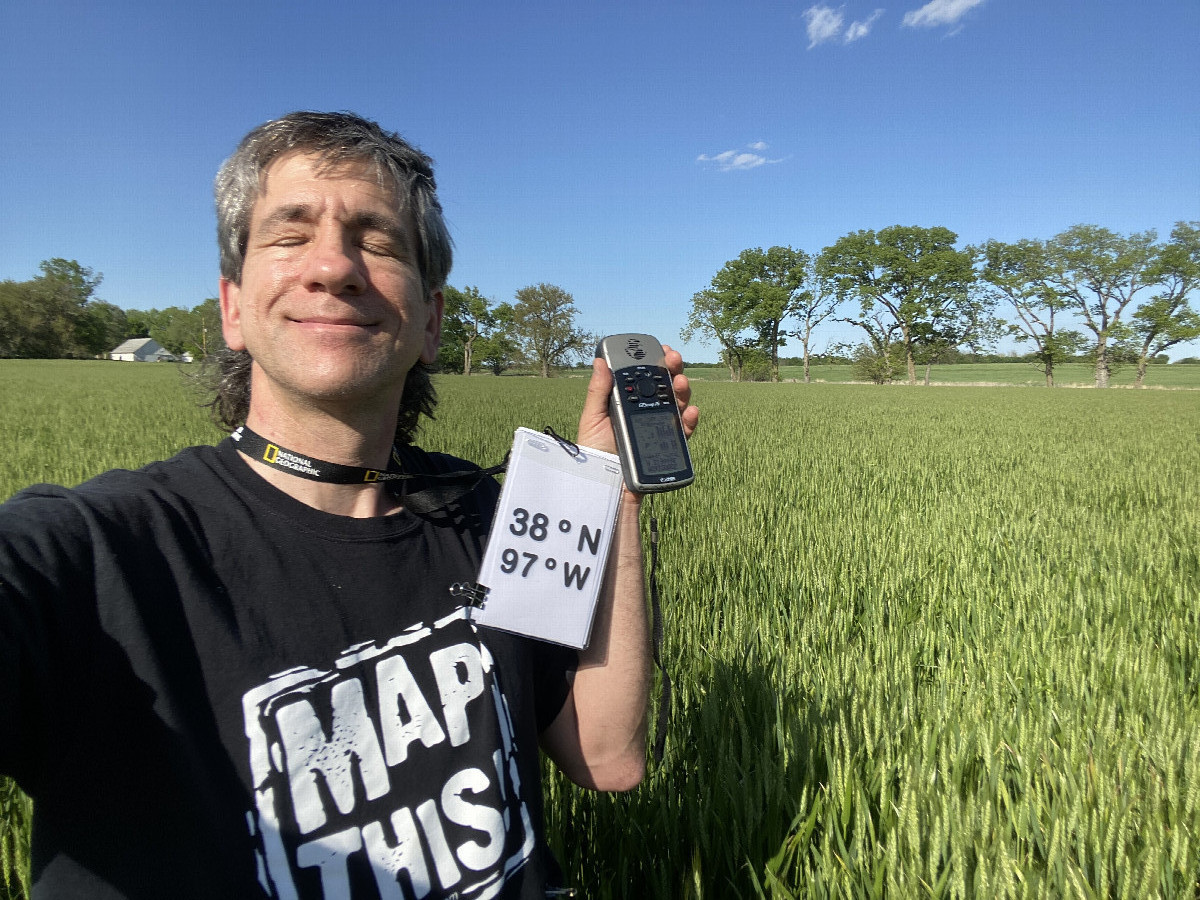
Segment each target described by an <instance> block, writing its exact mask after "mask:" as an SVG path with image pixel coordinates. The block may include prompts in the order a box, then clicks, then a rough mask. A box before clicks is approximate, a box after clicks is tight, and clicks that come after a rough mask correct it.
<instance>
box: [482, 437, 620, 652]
mask: <svg viewBox="0 0 1200 900" xmlns="http://www.w3.org/2000/svg"><path fill="white" fill-rule="evenodd" d="M621 483H622V481H621V463H620V460H618V458H617V457H616V456H614V455H613V454H611V453H604V452H603V451H600V450H591V449H589V448H587V447H580V448H579V453H578V455H572V454H571V453H570V452H568V450H567V449H565V448H564V447H563V446H562V445H561V444H559V443H558V441H556V440H555V439H554V438H552V437H549V436H547V435H544V434H539V433H538V432H536V431H533V430H531V429H528V428H518V429H517V433H516V436H515V438H514V440H513V448H512V455H511V456H510V457H509V461H508V474H507V475H506V476H505V478H504V489H503V491H502V492H501V494H500V506H499V508H498V510H497V512H496V519H495V521H494V522H493V523H492V533H491V537H490V538H489V539H488V546H487V551H486V553H485V554H484V557H483V565H482V566H481V567H480V570H479V584H480V585H481V586H484V587H486V588H487V589H488V591H487V596H486V597H485V598H484V600H483V602H482V606H481V607H480V608H479V609H478V610H476V611H475V613H474V615H473V618H474V620H475V621H476V622H478V623H479V624H481V625H487V626H488V627H490V628H500V629H503V630H505V631H513V632H517V633H518V634H524V635H528V636H530V637H535V638H540V639H541V640H545V641H552V642H554V643H556V644H565V645H567V646H569V647H575V648H576V649H581V648H583V647H586V646H587V642H588V635H589V634H590V632H591V629H592V616H593V614H594V613H595V610H596V601H597V599H598V597H599V593H600V582H601V581H602V580H603V577H604V564H605V561H606V560H607V559H608V551H609V547H610V546H611V544H612V531H613V524H614V522H615V521H616V516H617V505H618V504H619V502H620V499H621Z"/></svg>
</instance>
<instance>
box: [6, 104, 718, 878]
mask: <svg viewBox="0 0 1200 900" xmlns="http://www.w3.org/2000/svg"><path fill="white" fill-rule="evenodd" d="M217 208H218V220H219V222H218V231H219V235H218V237H219V242H220V248H221V276H222V277H221V282H220V301H221V313H222V322H223V328H224V334H225V340H226V343H227V345H228V347H229V348H230V351H231V353H230V355H229V357H228V359H227V360H226V364H225V369H224V379H223V383H222V387H221V392H220V396H219V398H218V400H217V408H218V410H219V411H220V414H221V416H222V417H223V418H224V420H225V421H226V423H227V424H229V425H231V426H232V425H237V424H240V423H242V422H244V425H245V427H244V429H242V430H239V431H237V432H235V437H237V438H238V440H234V439H233V438H231V439H228V440H226V441H224V442H223V443H222V444H221V445H219V446H218V447H215V448H211V447H202V448H191V449H189V450H186V451H183V452H182V453H180V454H179V455H178V456H176V457H174V458H173V459H170V460H167V461H164V462H161V463H156V464H153V465H151V466H148V467H147V468H145V469H143V470H141V471H139V472H134V473H130V472H121V471H115V472H109V473H106V474H105V475H102V476H100V477H99V478H97V479H94V480H93V481H92V482H89V483H88V484H86V485H83V486H81V487H80V488H78V489H75V490H72V491H68V490H64V489H62V488H54V487H47V486H42V487H39V488H34V489H30V490H29V491H25V492H23V493H22V494H20V495H18V496H17V497H15V498H14V499H13V500H11V501H9V502H8V503H7V504H5V505H4V506H3V507H0V705H2V707H3V709H4V710H5V714H4V715H3V716H0V771H3V772H5V773H8V774H11V775H13V776H14V777H15V778H16V779H17V781H18V783H19V784H21V785H22V786H23V787H24V788H25V789H26V790H27V791H28V792H29V793H30V794H31V795H32V796H33V797H34V801H35V808H34V809H35V812H34V816H35V823H34V846H33V867H34V878H35V884H36V886H35V896H44V897H75V896H79V897H85V896H86V897H89V898H109V897H191V896H195V897H206V898H216V897H246V896H269V897H306V898H307V897H350V896H353V897H376V896H377V897H384V898H390V897H405V898H408V897H431V896H439V897H440V896H454V897H461V898H471V897H495V896H503V897H539V898H540V897H542V896H543V895H544V892H545V890H546V888H547V886H548V885H550V884H552V882H553V881H554V878H555V866H554V862H553V860H552V859H551V858H550V856H549V854H548V852H547V851H546V848H545V845H544V841H543V840H542V800H541V792H540V782H539V762H538V753H537V745H538V744H539V743H540V745H541V746H542V748H543V749H544V750H545V752H546V753H547V754H548V755H549V756H550V757H551V758H552V759H553V760H554V761H555V763H556V764H557V765H558V766H559V767H560V768H561V769H562V770H563V771H564V772H565V773H566V774H567V775H568V776H569V777H570V778H572V779H573V780H574V781H576V782H578V783H579V784H581V785H584V786H587V787H590V788H594V789H597V790H626V789H629V788H631V787H633V786H635V785H636V784H637V783H638V782H639V781H640V779H641V777H642V774H643V765H644V763H643V759H644V744H645V710H646V694H647V686H648V678H649V674H648V664H647V643H648V641H647V634H646V631H647V628H646V617H645V609H644V600H643V594H642V569H641V554H640V542H639V537H638V528H637V515H638V498H637V497H636V496H634V495H631V494H626V495H625V497H624V498H623V503H622V507H621V511H620V513H619V517H618V522H617V530H616V532H615V537H614V549H613V552H612V556H611V557H610V566H609V569H608V571H607V572H606V582H605V584H606V586H605V590H604V592H603V593H602V598H601V607H600V609H599V611H598V613H597V617H596V626H595V630H594V633H593V638H592V641H591V644H590V645H589V648H588V649H587V650H586V651H584V652H582V653H580V654H578V655H576V654H574V653H570V652H567V651H564V650H562V649H561V648H555V647H552V646H550V645H546V644H541V643H538V642H536V641H532V640H528V639H524V638H521V637H517V636H514V635H508V634H505V633H502V632H497V631H489V630H487V629H483V628H477V627H476V626H475V625H474V624H473V623H472V622H471V620H470V618H469V616H468V611H467V609H466V608H464V606H463V605H462V602H461V601H459V600H457V599H455V598H454V597H453V596H452V595H451V593H450V591H449V588H450V585H451V584H453V583H455V582H464V581H472V580H473V579H474V576H475V574H476V572H477V567H478V563H479V558H480V555H481V552H482V547H483V543H484V541H485V540H486V534H487V529H488V527H489V524H490V521H491V514H492V511H493V509H494V506H495V502H496V499H497V494H498V489H497V486H496V484H495V482H493V481H491V480H490V479H481V480H480V481H479V482H478V483H477V484H475V486H474V487H473V488H470V489H469V490H467V491H466V493H465V494H462V496H452V495H446V494H441V495H439V494H438V493H437V492H436V491H434V493H433V494H432V496H434V497H438V496H442V497H443V498H445V497H447V496H449V497H450V499H448V500H445V502H440V501H439V502H434V503H430V502H428V497H429V496H430V492H429V490H428V489H427V488H428V486H429V485H435V486H436V485H437V484H438V482H437V481H436V480H435V479H434V478H432V477H430V476H436V475H438V474H445V473H446V472H448V471H457V470H462V469H463V468H464V467H465V466H466V465H467V464H465V463H462V462H461V461H458V460H453V459H451V458H447V457H441V456H438V455H431V454H425V453H424V452H423V451H421V450H419V449H418V448H416V447H412V446H410V442H411V440H412V436H413V432H414V431H415V427H416V424H417V420H418V417H419V415H420V414H421V413H429V412H430V411H431V410H432V407H433V394H432V388H431V386H430V382H429V378H428V375H427V373H426V371H425V369H424V364H428V363H432V362H433V361H434V359H435V358H436V352H437V346H438V339H439V335H440V328H441V316H442V293H441V289H442V287H443V286H444V284H445V282H446V277H447V274H448V272H449V268H450V261H451V252H450V243H449V238H448V236H447V233H446V229H445V226H444V224H443V222H442V216H441V209H440V206H439V204H438V201H437V197H436V194H435V185H434V181H433V173H432V170H431V168H430V160H429V159H428V158H427V157H425V156H424V155H422V154H421V153H419V151H417V150H415V149H414V148H412V147H410V146H409V145H407V144H406V143H404V142H403V141H402V140H401V139H400V138H399V137H397V136H396V135H393V134H389V133H387V132H384V131H382V130H381V129H380V128H379V127H378V126H377V125H375V124H374V123H371V122H367V121H364V120H362V119H359V118H357V117H355V116H351V115H346V114H321V113H297V114H293V115H290V116H286V117H284V118H282V119H279V120H276V121H273V122H269V123H267V124H265V125H263V126H261V127H259V128H258V129H255V130H254V131H253V132H251V133H250V134H249V135H248V136H247V137H246V138H245V139H244V140H243V142H242V144H241V145H240V147H239V148H238V150H237V152H236V153H235V154H234V156H232V157H231V158H230V159H229V160H228V161H227V162H226V164H225V165H224V166H223V167H222V170H221V173H220V174H219V175H218V178H217ZM669 364H670V365H671V367H672V369H673V371H674V372H675V373H676V378H675V389H676V392H677V393H678V395H679V396H680V398H681V405H682V406H683V407H684V409H683V418H684V423H685V427H686V429H687V430H688V431H689V432H690V431H691V430H692V429H694V427H695V425H696V422H697V417H698V413H697V411H696V409H695V408H694V407H689V406H687V405H686V402H687V398H688V397H689V395H690V391H689V389H688V385H687V381H686V379H685V378H684V377H683V376H682V375H681V374H678V373H679V372H680V370H681V367H682V361H681V359H680V358H679V355H678V354H677V353H671V354H669ZM610 384H611V376H610V374H609V373H608V371H607V369H606V367H605V366H604V364H603V363H602V362H601V361H599V360H598V361H597V362H596V364H595V368H594V371H593V376H592V379H591V382H590V383H589V386H588V393H587V398H586V400H585V402H584V409H583V413H582V415H581V418H580V425H579V433H578V441H579V443H581V444H583V445H585V446H591V447H596V448H601V449H609V450H611V449H612V448H613V439H612V432H611V427H610V424H609V422H608V419H607V414H606V397H607V392H608V389H609V387H610ZM515 424H521V423H514V425H515ZM256 441H258V442H259V445H263V444H265V443H269V444H271V445H273V446H274V447H275V448H277V449H276V450H274V451H271V452H268V453H267V454H266V455H265V457H266V458H267V459H272V460H274V464H269V463H268V462H266V461H264V456H263V454H261V453H254V454H253V456H252V455H251V454H250V453H249V452H245V451H246V450H247V448H248V446H249V445H251V444H253V443H255V442H256ZM394 444H395V445H399V447H398V451H397V452H395V453H394V451H393V445H394ZM394 456H397V457H399V458H401V459H402V460H403V464H404V469H405V471H407V472H408V473H409V474H415V475H417V476H424V477H417V478H416V479H415V480H413V481H411V482H406V481H385V480H382V479H380V480H365V481H364V479H363V477H362V476H363V473H364V472H367V471H368V470H370V471H374V472H380V471H384V470H388V469H389V468H391V469H395V468H396V466H395V465H394V463H393V457H394ZM329 463H332V464H335V465H334V466H333V467H331V466H329V465H328V464H329ZM338 467H344V468H338ZM314 472H318V473H322V472H323V473H324V474H318V475H317V476H315V477H314V475H313V473H314ZM330 472H352V473H356V474H357V481H356V482H354V483H346V479H337V478H334V479H333V480H330V478H329V477H328V476H329V473H330ZM371 477H373V476H371ZM396 485H400V486H401V487H399V488H397V487H396ZM423 487H424V488H426V490H424V492H423V490H422V489H423ZM463 490H466V488H463ZM458 493H462V490H460V491H459V492H458ZM422 497H424V498H425V499H424V500H422Z"/></svg>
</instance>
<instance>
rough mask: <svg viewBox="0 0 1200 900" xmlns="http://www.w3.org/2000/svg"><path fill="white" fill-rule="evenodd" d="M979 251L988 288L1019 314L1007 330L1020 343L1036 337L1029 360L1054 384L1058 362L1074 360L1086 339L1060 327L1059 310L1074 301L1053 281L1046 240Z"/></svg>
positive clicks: (995, 243)
mask: <svg viewBox="0 0 1200 900" xmlns="http://www.w3.org/2000/svg"><path fill="white" fill-rule="evenodd" d="M979 255H980V256H981V257H982V259H983V271H982V273H981V274H980V278H981V280H982V282H983V284H984V285H985V286H986V289H987V290H990V291H991V292H993V293H994V295H995V296H996V297H998V298H1000V297H1002V298H1003V299H1005V300H1007V301H1008V302H1009V304H1010V305H1011V306H1012V308H1013V310H1014V311H1015V312H1016V314H1017V320H1018V321H1017V322H1016V323H1014V324H1013V325H1011V326H1010V328H1009V333H1010V334H1011V335H1012V336H1013V337H1014V338H1016V339H1017V340H1018V341H1021V342H1022V343H1026V342H1030V341H1032V342H1033V345H1034V347H1035V348H1036V349H1035V350H1034V351H1033V353H1032V354H1031V362H1033V364H1034V365H1035V366H1037V367H1038V370H1039V371H1040V372H1042V374H1043V375H1045V377H1046V387H1054V367H1055V366H1057V365H1059V364H1060V363H1063V362H1067V361H1069V360H1071V359H1073V358H1074V357H1075V355H1076V354H1077V353H1079V351H1080V350H1082V349H1083V346H1084V344H1085V343H1086V341H1085V340H1084V337H1083V335H1082V334H1081V333H1080V332H1078V331H1073V330H1069V329H1062V328H1059V327H1058V325H1059V323H1058V321H1057V317H1058V315H1059V314H1060V313H1064V312H1068V311H1069V310H1070V309H1071V306H1072V301H1071V300H1070V298H1068V297H1064V296H1063V295H1062V294H1061V293H1059V292H1058V291H1057V290H1056V289H1055V288H1054V287H1053V285H1051V283H1050V281H1051V277H1050V276H1051V268H1050V261H1049V256H1048V253H1047V249H1046V244H1045V242H1043V241H1030V240H1021V241H1017V242H1016V243H1015V244H1006V243H1004V242H1002V241H988V242H987V243H986V244H984V245H983V246H982V247H981V248H979Z"/></svg>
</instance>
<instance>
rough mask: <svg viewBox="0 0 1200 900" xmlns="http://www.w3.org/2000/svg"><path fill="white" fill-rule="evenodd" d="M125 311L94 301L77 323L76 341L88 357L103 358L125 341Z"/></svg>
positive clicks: (102, 301)
mask: <svg viewBox="0 0 1200 900" xmlns="http://www.w3.org/2000/svg"><path fill="white" fill-rule="evenodd" d="M126 327H127V326H126V322H125V311H124V310H123V309H121V308H120V307H119V306H114V305H113V304H112V303H107V302H105V301H104V300H92V301H91V302H89V303H88V304H87V306H86V307H85V308H84V310H83V315H81V316H80V317H79V320H78V321H77V322H76V323H75V340H76V342H77V344H78V345H79V346H80V348H82V349H83V350H84V351H85V352H86V353H87V355H88V356H103V355H106V354H107V353H108V352H109V351H111V350H112V349H113V348H114V347H116V346H117V345H118V344H120V343H121V342H122V341H124V340H125V329H126Z"/></svg>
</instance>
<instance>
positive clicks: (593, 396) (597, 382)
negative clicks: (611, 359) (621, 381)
mask: <svg viewBox="0 0 1200 900" xmlns="http://www.w3.org/2000/svg"><path fill="white" fill-rule="evenodd" d="M611 390H612V372H611V371H609V368H608V363H606V362H605V361H604V360H602V359H601V358H600V357H596V358H595V359H594V360H592V377H591V379H590V380H589V381H588V387H587V397H586V398H584V401H583V415H582V418H585V419H596V418H604V417H605V416H607V415H608V392H609V391H611Z"/></svg>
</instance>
